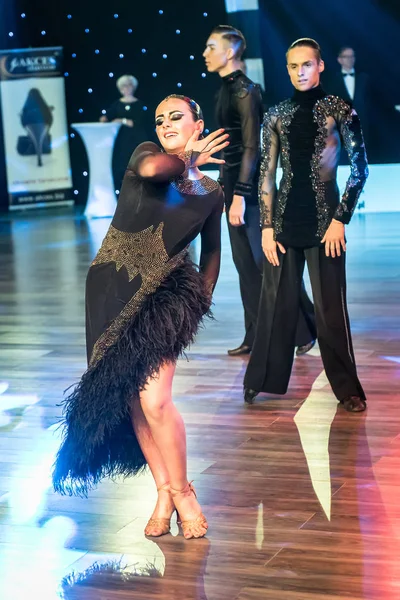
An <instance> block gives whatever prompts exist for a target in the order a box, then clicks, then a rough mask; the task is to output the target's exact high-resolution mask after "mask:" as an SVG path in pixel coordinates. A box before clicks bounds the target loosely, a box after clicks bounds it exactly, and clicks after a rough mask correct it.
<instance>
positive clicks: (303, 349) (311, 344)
mask: <svg viewBox="0 0 400 600" xmlns="http://www.w3.org/2000/svg"><path fill="white" fill-rule="evenodd" d="M315 341H316V340H312V342H309V343H308V344H304V346H298V348H297V350H296V356H302V354H307V352H310V350H311V348H314V346H315Z"/></svg>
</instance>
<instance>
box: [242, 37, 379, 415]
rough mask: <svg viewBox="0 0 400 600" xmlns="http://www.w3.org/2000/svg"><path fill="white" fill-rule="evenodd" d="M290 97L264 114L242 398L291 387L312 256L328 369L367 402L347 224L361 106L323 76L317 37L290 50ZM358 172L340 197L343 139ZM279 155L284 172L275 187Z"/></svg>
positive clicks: (355, 402) (352, 403) (360, 166)
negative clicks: (257, 289) (253, 304)
mask: <svg viewBox="0 0 400 600" xmlns="http://www.w3.org/2000/svg"><path fill="white" fill-rule="evenodd" d="M287 68H288V71H289V76H290V79H291V82H292V84H293V86H294V87H295V92H294V95H293V97H292V98H291V99H289V100H285V101H284V102H282V103H281V104H279V105H277V106H274V107H273V108H271V109H270V110H269V111H268V113H267V114H266V116H265V119H264V131H263V153H262V166H261V175H260V196H259V201H260V209H261V222H262V229H263V231H262V246H263V251H264V254H265V256H266V258H267V261H265V265H264V281H263V290H262V295H261V302H260V312H259V318H258V325H257V332H256V339H255V343H254V346H253V352H252V355H251V358H250V362H249V365H248V368H247V372H246V375H245V380H244V387H245V400H246V402H249V403H251V402H252V401H253V399H254V398H255V396H256V395H257V394H258V392H261V391H263V392H271V393H276V394H285V393H286V391H287V387H288V383H289V379H290V374H291V369H292V364H293V350H294V345H295V332H296V311H295V310H294V308H295V307H296V306H297V304H298V302H299V294H300V283H301V279H302V276H303V269H304V264H305V261H307V266H308V271H309V275H310V280H311V286H312V291H313V297H314V304H315V312H316V321H317V331H318V341H319V347H320V351H321V357H322V361H323V364H324V367H325V372H326V375H327V377H328V379H329V382H330V384H331V386H332V389H333V392H334V394H335V396H336V397H337V399H338V400H339V402H340V403H341V404H342V405H343V406H344V408H345V409H346V410H348V411H350V412H361V411H363V410H365V408H366V398H365V394H364V391H363V388H362V386H361V383H360V381H359V379H358V376H357V370H356V365H355V359H354V353H353V347H352V340H351V333H350V324H349V317H348V313H347V306H346V275H345V250H346V242H345V225H346V224H347V223H349V221H350V219H351V216H352V214H353V212H354V209H355V207H356V204H357V201H358V198H359V195H360V193H361V191H362V188H363V186H364V183H365V180H366V178H367V176H368V166H367V157H366V152H365V146H364V140H363V135H362V131H361V126H360V121H359V118H358V116H357V113H356V112H355V111H354V110H353V109H352V108H351V107H350V106H349V105H348V104H347V103H346V102H345V101H344V100H342V99H340V98H338V97H336V96H327V95H326V94H325V92H324V91H323V89H322V88H321V86H320V74H321V72H322V71H323V70H324V63H323V61H322V59H321V53H320V47H319V45H318V44H317V42H315V40H311V39H310V38H302V39H300V40H297V41H296V42H294V43H293V44H292V45H291V46H290V48H289V50H288V52H287ZM342 143H343V144H344V146H345V148H346V150H347V153H348V156H349V160H350V166H351V175H350V177H349V179H348V181H347V185H346V189H345V191H344V194H343V196H342V197H341V198H340V196H339V190H338V186H337V182H336V171H337V166H338V162H339V155H340V150H341V144H342ZM279 156H280V157H281V161H282V168H283V178H282V181H281V183H280V187H279V191H277V190H276V182H275V178H276V168H277V162H278V157H279Z"/></svg>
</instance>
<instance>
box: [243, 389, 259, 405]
mask: <svg viewBox="0 0 400 600" xmlns="http://www.w3.org/2000/svg"><path fill="white" fill-rule="evenodd" d="M257 394H258V392H256V390H252V389H251V388H244V401H245V402H246V404H253V401H254V398H255V397H256V396H257Z"/></svg>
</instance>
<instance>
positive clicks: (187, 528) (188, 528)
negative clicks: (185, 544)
mask: <svg viewBox="0 0 400 600" xmlns="http://www.w3.org/2000/svg"><path fill="white" fill-rule="evenodd" d="M192 483H193V482H192V481H191V482H190V483H189V482H188V483H187V484H186V485H185V487H184V488H183V490H174V489H173V488H170V490H171V496H172V498H176V496H190V495H191V494H194V497H195V498H197V494H196V490H195V489H194V487H193V485H192ZM176 514H177V515H178V524H179V525H181V527H182V533H183V536H184V537H185V539H187V540H190V539H192V538H202V537H204V536H205V535H206V533H207V532H204V533H203V534H202V535H199V536H196V535H195V534H194V533H193V530H194V529H195V528H196V527H198V526H201V527H203V528H204V529H208V523H207V519H206V518H205V516H204V515H203V513H200V514H199V516H198V517H197V518H196V519H191V520H187V521H181V519H180V516H179V513H178V510H177V511H176Z"/></svg>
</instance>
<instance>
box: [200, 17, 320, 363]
mask: <svg viewBox="0 0 400 600" xmlns="http://www.w3.org/2000/svg"><path fill="white" fill-rule="evenodd" d="M245 49H246V41H245V38H244V36H243V34H242V33H241V32H240V31H239V30H238V29H235V28H234V27H231V26H230V25H218V26H217V27H215V28H214V29H213V31H212V32H211V35H210V37H209V38H208V40H207V44H206V49H205V51H204V53H203V56H204V58H205V62H206V66H207V70H208V71H210V72H213V73H218V74H219V75H220V77H221V79H222V86H221V89H220V92H219V94H218V99H217V107H216V116H217V122H218V126H219V127H223V128H224V129H225V131H226V132H227V133H229V136H230V137H229V141H230V144H229V146H228V147H227V148H226V149H225V150H224V156H223V157H224V160H225V164H224V165H223V168H222V169H221V177H220V182H221V184H222V185H223V188H224V193H225V204H226V215H227V221H228V230H229V238H230V242H231V248H232V257H233V262H234V264H235V267H236V269H237V272H238V275H239V285H240V294H241V297H242V303H243V308H244V320H245V330H246V333H245V337H244V340H243V342H242V343H241V344H240V345H239V347H238V348H234V349H233V350H228V354H229V355H230V356H239V355H242V354H249V353H250V352H251V350H252V347H253V342H254V337H255V330H256V324H257V315H258V305H259V299H260V293H261V283H262V263H263V252H262V246H261V231H260V209H259V205H258V179H259V162H260V131H261V123H262V118H263V108H262V99H261V93H260V88H259V86H258V85H257V84H255V83H253V81H251V79H249V78H248V77H247V76H246V75H245V74H244V73H243V71H242V70H241V66H242V54H243V52H244V50H245ZM294 311H295V318H296V320H297V317H298V326H297V335H296V345H297V346H298V350H297V354H305V353H306V352H308V351H309V350H310V349H311V348H312V346H313V345H314V343H315V341H314V340H315V338H316V330H315V322H314V309H313V306H312V303H311V301H310V300H309V298H308V296H307V293H306V291H305V288H304V286H303V287H302V294H301V300H300V310H299V305H297V306H296V307H295V309H294Z"/></svg>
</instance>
